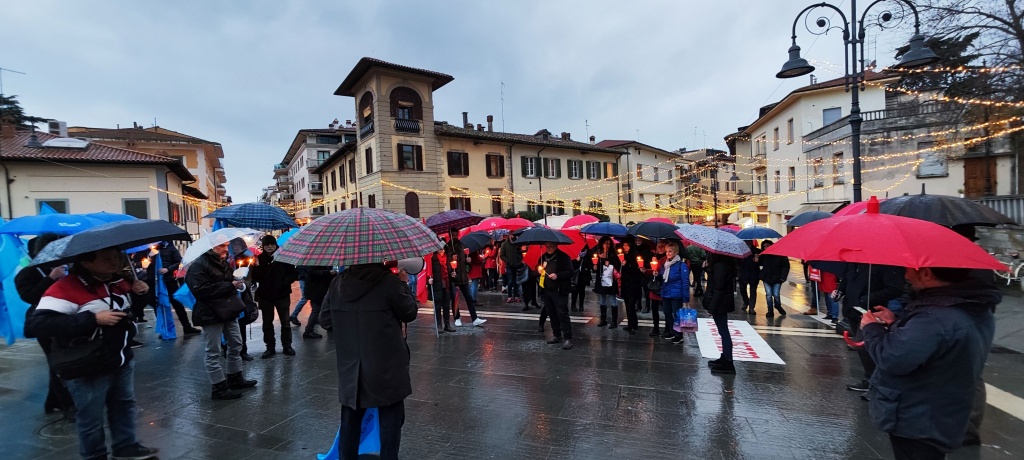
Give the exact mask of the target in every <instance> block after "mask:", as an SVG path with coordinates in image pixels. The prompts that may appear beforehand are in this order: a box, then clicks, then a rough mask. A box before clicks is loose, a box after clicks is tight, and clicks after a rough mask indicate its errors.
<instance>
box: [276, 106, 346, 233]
mask: <svg viewBox="0 0 1024 460" xmlns="http://www.w3.org/2000/svg"><path fill="white" fill-rule="evenodd" d="M355 139H356V129H355V127H354V126H353V124H352V122H351V121H348V122H347V123H346V125H342V124H341V123H339V122H338V120H334V121H333V122H332V123H331V124H330V125H329V126H328V127H327V128H325V129H301V130H299V132H298V133H296V134H295V138H294V139H293V140H292V143H291V146H290V147H289V148H288V152H287V153H285V155H284V158H283V159H282V160H281V162H280V163H278V164H276V165H274V181H275V185H274V187H273V192H276V193H274V194H273V195H274V196H273V198H272V199H271V200H270V201H272V202H273V204H275V205H278V206H280V207H282V208H284V209H285V210H288V211H289V212H290V213H291V214H293V215H294V216H295V219H296V220H297V221H299V222H300V223H309V221H310V220H312V219H316V218H317V217H321V216H323V215H324V213H325V212H326V203H327V201H326V200H325V198H324V196H325V191H324V188H325V187H324V186H325V184H324V182H323V178H322V174H320V173H317V172H315V171H317V170H318V168H320V166H321V165H323V163H324V162H325V161H327V159H328V158H330V157H331V155H333V154H334V153H335V152H337V151H338V149H340V148H341V146H342V145H344V144H345V143H347V142H354V141H355ZM268 191H269V190H268Z"/></svg>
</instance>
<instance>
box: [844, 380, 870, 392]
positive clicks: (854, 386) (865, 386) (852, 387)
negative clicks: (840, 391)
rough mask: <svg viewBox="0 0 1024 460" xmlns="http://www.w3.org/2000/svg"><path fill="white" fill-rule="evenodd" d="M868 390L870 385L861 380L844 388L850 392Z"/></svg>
mask: <svg viewBox="0 0 1024 460" xmlns="http://www.w3.org/2000/svg"><path fill="white" fill-rule="evenodd" d="M870 388H871V385H870V384H869V383H868V381H867V380H861V381H860V382H857V383H851V384H849V385H847V386H846V389H847V390H850V391H860V392H865V391H868V390H869V389H870Z"/></svg>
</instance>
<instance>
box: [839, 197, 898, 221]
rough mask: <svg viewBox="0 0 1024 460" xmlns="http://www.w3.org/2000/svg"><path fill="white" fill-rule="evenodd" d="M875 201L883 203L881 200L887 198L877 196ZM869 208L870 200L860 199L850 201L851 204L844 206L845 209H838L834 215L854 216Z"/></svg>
mask: <svg viewBox="0 0 1024 460" xmlns="http://www.w3.org/2000/svg"><path fill="white" fill-rule="evenodd" d="M875 201H877V202H879V203H881V202H884V201H885V198H882V199H881V200H879V199H877V198H876V199H875ZM867 209H868V202H867V201H858V202H856V203H850V204H848V205H846V206H844V207H843V209H840V210H838V211H836V212H835V214H834V216H838V217H843V216H852V215H854V214H864V212H866V211H867Z"/></svg>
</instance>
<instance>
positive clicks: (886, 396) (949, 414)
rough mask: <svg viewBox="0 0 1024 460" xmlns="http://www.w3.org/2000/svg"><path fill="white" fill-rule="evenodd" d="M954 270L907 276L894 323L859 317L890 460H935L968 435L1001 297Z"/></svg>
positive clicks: (875, 417)
mask: <svg viewBox="0 0 1024 460" xmlns="http://www.w3.org/2000/svg"><path fill="white" fill-rule="evenodd" d="M969 272H970V270H967V269H957V268H920V269H912V268H907V269H906V279H907V281H908V282H909V283H910V285H911V286H912V287H913V289H914V294H915V296H914V297H913V299H912V300H911V301H910V303H909V304H908V305H907V306H906V308H905V309H904V312H903V313H902V315H901V316H900V317H899V318H898V319H897V318H896V316H895V315H894V314H893V313H892V311H890V310H889V309H887V308H884V307H874V308H873V309H872V311H869V312H867V313H865V314H864V315H863V318H862V320H861V328H862V329H861V330H862V332H863V334H864V348H865V350H866V351H867V353H868V354H869V355H871V358H872V360H873V361H874V362H875V364H876V366H877V367H876V369H875V372H874V373H873V374H872V376H871V381H870V383H871V389H870V413H871V419H872V421H873V422H874V423H875V425H876V426H877V427H878V428H879V429H880V430H882V431H884V432H886V433H889V439H890V440H891V442H892V449H893V453H894V454H895V457H896V458H897V459H910V458H913V459H942V458H945V454H946V453H948V452H951V451H952V450H954V449H956V448H957V447H960V445H961V442H962V440H963V438H964V434H965V433H966V431H967V420H968V417H969V415H970V412H971V404H972V401H973V396H974V385H975V382H976V381H977V380H978V378H980V377H981V373H982V370H983V368H984V365H985V360H986V358H987V357H988V351H989V348H990V347H991V346H992V336H993V334H994V333H995V319H994V317H993V311H994V309H995V306H996V304H998V303H999V302H1000V301H1001V300H1002V295H1001V294H1000V292H999V291H998V289H996V288H995V287H993V286H992V285H991V283H990V282H988V281H984V280H979V279H976V278H971V277H970V276H969Z"/></svg>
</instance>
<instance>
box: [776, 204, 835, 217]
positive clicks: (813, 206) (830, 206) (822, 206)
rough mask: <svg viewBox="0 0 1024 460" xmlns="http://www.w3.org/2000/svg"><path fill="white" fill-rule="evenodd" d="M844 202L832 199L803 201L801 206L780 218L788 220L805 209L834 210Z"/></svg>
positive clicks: (805, 210)
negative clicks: (813, 201)
mask: <svg viewBox="0 0 1024 460" xmlns="http://www.w3.org/2000/svg"><path fill="white" fill-rule="evenodd" d="M845 204H846V202H845V201H833V202H828V203H804V204H803V206H800V207H799V208H798V209H797V210H796V211H793V212H791V213H786V214H785V215H783V216H782V218H783V219H785V220H789V219H792V218H793V217H794V216H799V215H800V214H803V213H805V212H807V211H825V212H836V210H837V209H839V208H841V207H843V205H845Z"/></svg>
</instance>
